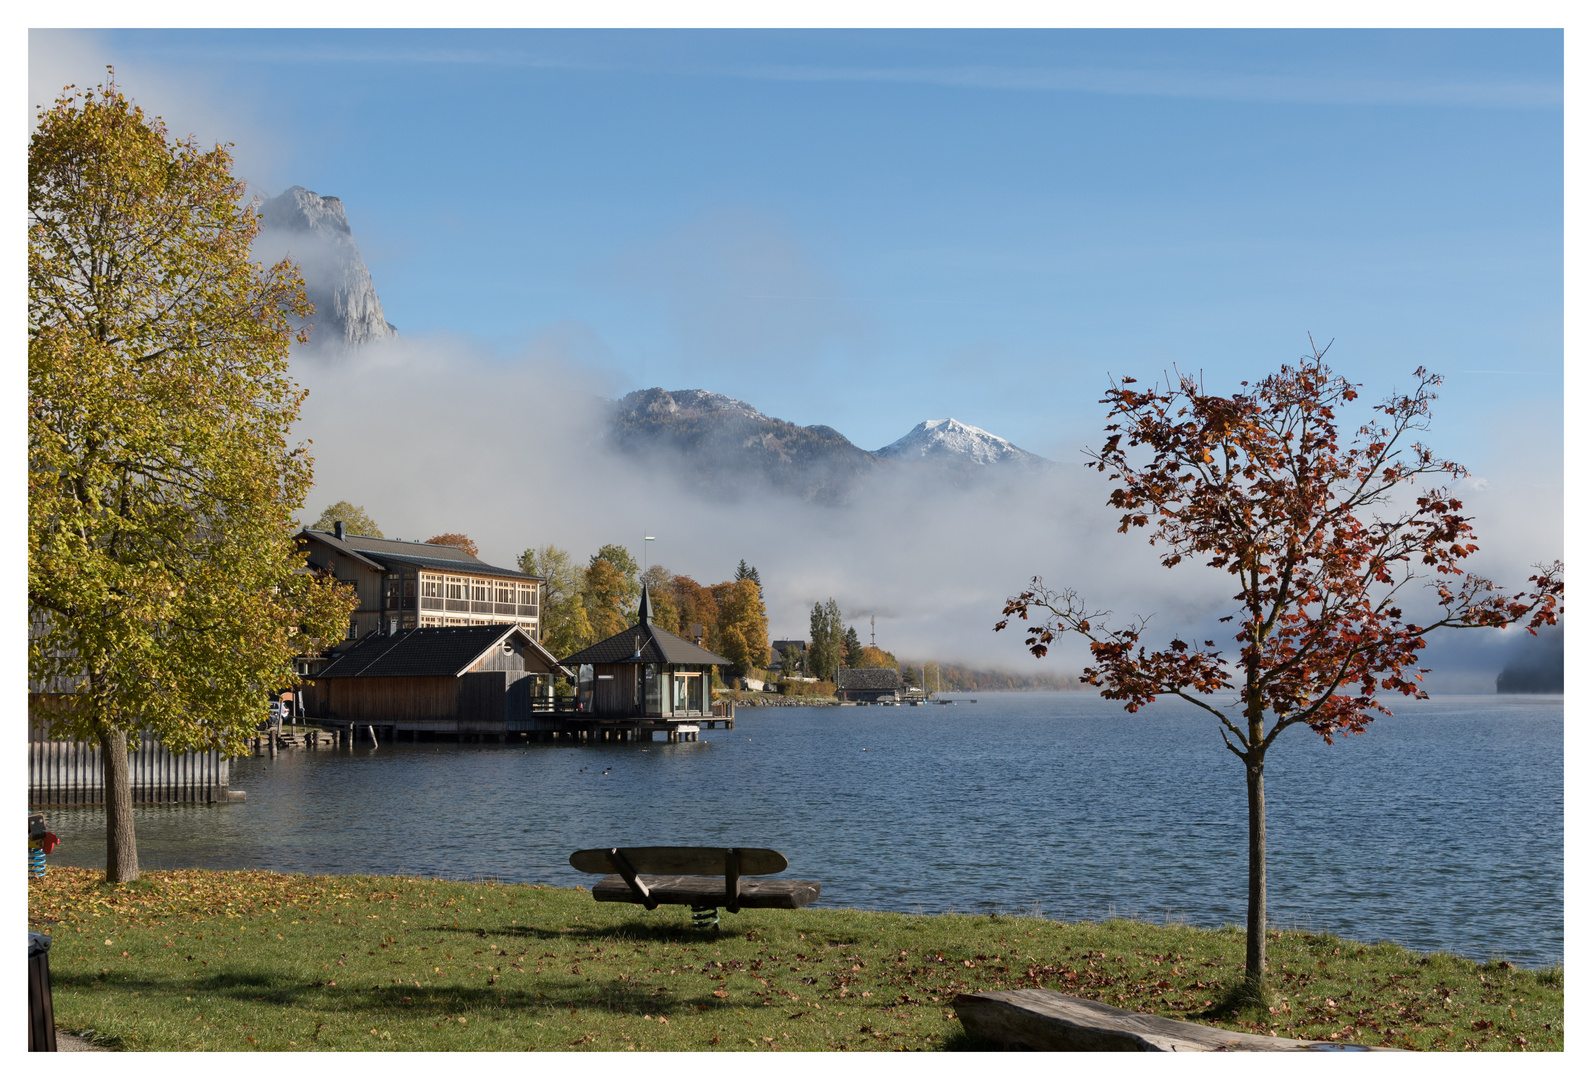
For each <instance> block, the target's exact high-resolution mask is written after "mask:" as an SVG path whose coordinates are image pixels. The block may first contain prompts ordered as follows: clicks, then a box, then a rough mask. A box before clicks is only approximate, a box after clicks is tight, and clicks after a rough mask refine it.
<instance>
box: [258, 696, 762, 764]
mask: <svg viewBox="0 0 1592 1080" xmlns="http://www.w3.org/2000/svg"><path fill="white" fill-rule="evenodd" d="M559 705H562V703H559ZM734 727H735V703H734V702H715V703H714V704H713V706H712V711H711V712H710V713H704V714H702V715H700V716H692V717H681V718H659V717H655V716H633V717H613V716H594V715H592V714H590V713H585V712H580V711H577V710H576V709H575V708H574V707H573V706H570V707H567V708H560V707H558V706H555V707H553V708H541V707H538V708H537V709H536V710H535V711H533V712H532V713H531V715H530V716H529V717H528V718H523V719H514V720H503V721H497V722H493V721H480V720H437V719H425V720H385V721H384V720H379V719H371V720H365V719H359V720H343V719H339V718H336V717H305V718H303V719H302V720H301V721H300V722H299V723H297V724H291V725H284V726H283V727H282V728H281V729H271V730H266V731H261V732H259V733H258V734H257V735H256V736H255V738H254V741H253V749H254V752H255V753H257V754H274V753H276V752H277V751H278V750H298V749H304V750H316V749H337V748H347V747H353V746H359V745H366V746H369V745H374V746H377V747H379V746H381V745H382V744H383V743H393V744H397V743H422V742H450V743H487V744H490V743H499V744H509V743H533V742H536V743H546V742H564V743H580V744H591V743H638V742H641V743H646V742H659V741H662V742H696V741H697V739H698V735H699V734H700V733H701V731H702V729H703V728H727V729H732V730H733V729H734Z"/></svg>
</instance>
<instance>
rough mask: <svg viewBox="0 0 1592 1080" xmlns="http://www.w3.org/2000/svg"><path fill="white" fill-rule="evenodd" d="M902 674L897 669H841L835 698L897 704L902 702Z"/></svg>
mask: <svg viewBox="0 0 1592 1080" xmlns="http://www.w3.org/2000/svg"><path fill="white" fill-rule="evenodd" d="M902 691H903V687H902V685H901V673H900V672H899V671H897V670H896V669H895V668H840V669H839V670H837V671H836V672H835V696H836V697H838V698H839V699H840V700H841V701H854V702H860V703H868V704H881V703H888V704H892V705H894V704H896V703H898V702H899V701H900V700H901V696H902Z"/></svg>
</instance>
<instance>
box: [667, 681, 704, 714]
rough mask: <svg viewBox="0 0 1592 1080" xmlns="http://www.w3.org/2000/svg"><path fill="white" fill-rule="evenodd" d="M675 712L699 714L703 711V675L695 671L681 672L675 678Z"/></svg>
mask: <svg viewBox="0 0 1592 1080" xmlns="http://www.w3.org/2000/svg"><path fill="white" fill-rule="evenodd" d="M674 711H675V712H677V713H699V712H701V711H702V675H701V674H700V673H699V672H695V671H679V672H676V673H675V676H674Z"/></svg>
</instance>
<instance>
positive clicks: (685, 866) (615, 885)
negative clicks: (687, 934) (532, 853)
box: [569, 847, 821, 927]
mask: <svg viewBox="0 0 1592 1080" xmlns="http://www.w3.org/2000/svg"><path fill="white" fill-rule="evenodd" d="M569 865H571V866H573V867H574V868H575V869H576V870H579V871H581V872H582V873H585V874H607V875H608V876H607V877H605V878H603V879H602V880H601V881H599V882H598V883H597V884H596V885H593V886H592V890H591V895H592V899H594V900H598V901H602V902H605V903H611V904H640V905H641V906H642V907H644V908H646V909H647V910H648V911H651V910H653V909H654V908H656V907H657V906H658V905H659V904H685V905H688V906H690V908H691V915H692V921H693V922H694V923H695V924H696V925H697V926H699V927H706V926H716V925H718V921H719V913H718V909H719V908H720V907H721V906H722V907H724V908H726V909H728V910H729V911H731V912H732V913H733V912H737V911H740V910H741V909H742V908H743V907H748V908H787V909H794V908H802V907H806V906H807V905H808V904H811V903H812V902H813V901H814V900H817V899H818V893H819V889H820V888H821V886H820V884H819V883H818V882H816V881H793V880H790V879H785V880H781V881H748V880H745V879H746V878H747V877H749V876H757V875H762V874H777V873H779V872H781V871H782V870H784V869H785V868H786V867H787V866H789V865H790V863H789V862H787V861H786V859H785V856H783V855H781V854H780V853H779V852H777V851H770V850H769V849H768V848H712V847H633V848H587V849H585V850H583V851H577V852H575V854H573V855H571V856H570V857H569ZM708 875H712V876H708Z"/></svg>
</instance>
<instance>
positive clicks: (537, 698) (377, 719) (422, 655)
mask: <svg viewBox="0 0 1592 1080" xmlns="http://www.w3.org/2000/svg"><path fill="white" fill-rule="evenodd" d="M569 675H570V672H569V671H568V670H567V669H565V668H563V667H562V666H560V665H559V663H558V661H557V660H555V659H554V658H553V655H552V654H551V653H549V652H548V651H547V650H546V649H545V648H543V647H542V645H541V643H540V642H538V641H537V640H536V639H535V638H534V637H532V636H531V635H530V634H529V633H527V632H526V631H525V630H524V629H522V628H521V627H519V626H517V625H514V624H511V623H498V624H482V625H477V626H444V627H416V628H415V629H412V630H400V631H399V632H398V633H396V634H378V635H372V636H370V637H363V638H358V639H355V640H353V641H347V642H343V643H341V644H340V645H338V646H337V647H336V648H334V649H333V650H332V653H331V656H330V658H329V659H328V660H326V661H323V662H322V666H321V667H320V668H319V670H317V671H316V672H315V675H314V679H313V681H312V682H311V683H310V684H309V685H308V686H307V687H306V688H305V689H304V691H303V701H304V708H305V712H306V714H307V716H309V717H311V718H313V722H317V723H319V724H321V725H322V726H329V727H332V728H334V729H338V728H342V729H348V730H350V731H351V732H352V733H353V734H354V735H356V736H357V735H363V734H365V733H366V732H367V731H368V732H369V734H370V735H371V736H372V737H376V735H377V732H382V733H384V734H386V735H387V737H389V738H393V739H405V738H407V739H409V740H411V741H413V740H418V739H420V738H422V737H425V738H430V739H435V738H439V737H442V738H458V739H464V740H467V741H479V740H481V739H491V740H492V741H497V742H501V741H503V737H504V736H505V735H506V734H507V733H508V732H509V731H511V730H522V729H523V725H524V723H525V722H526V721H528V720H529V719H530V718H531V716H532V715H533V714H534V713H535V712H538V711H541V712H553V711H556V709H557V702H556V700H555V699H554V697H553V680H554V679H555V678H557V677H559V676H563V677H565V678H568V677H569Z"/></svg>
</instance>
